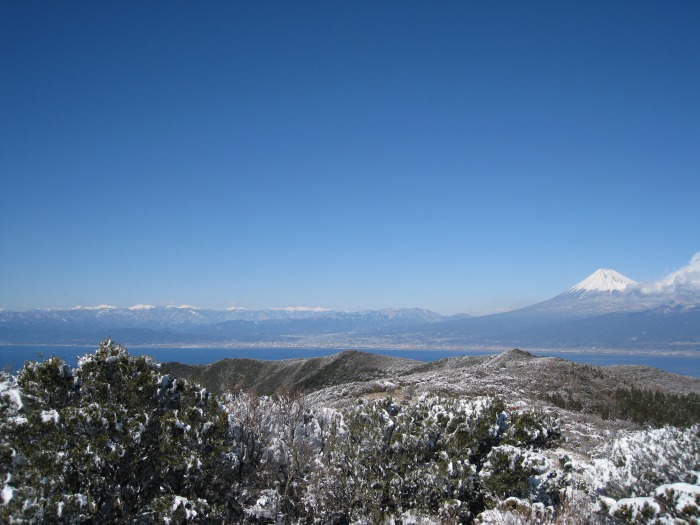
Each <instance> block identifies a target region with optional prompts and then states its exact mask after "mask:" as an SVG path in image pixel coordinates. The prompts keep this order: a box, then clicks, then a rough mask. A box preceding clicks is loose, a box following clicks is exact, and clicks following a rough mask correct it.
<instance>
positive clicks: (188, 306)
mask: <svg viewBox="0 0 700 525" xmlns="http://www.w3.org/2000/svg"><path fill="white" fill-rule="evenodd" d="M166 308H177V309H179V310H199V308H197V307H196V306H190V305H189V304H181V305H179V306H178V305H175V304H169V305H168V306H166Z"/></svg>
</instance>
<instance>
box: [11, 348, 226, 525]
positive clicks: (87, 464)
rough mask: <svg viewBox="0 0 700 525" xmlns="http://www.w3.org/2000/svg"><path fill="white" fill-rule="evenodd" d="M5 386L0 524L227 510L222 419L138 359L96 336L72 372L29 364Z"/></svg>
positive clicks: (203, 397)
mask: <svg viewBox="0 0 700 525" xmlns="http://www.w3.org/2000/svg"><path fill="white" fill-rule="evenodd" d="M4 384H5V385H7V381H5V383H4ZM10 392H11V393H10ZM4 393H5V394H6V395H4V396H0V397H4V398H9V399H11V400H12V401H13V403H14V408H11V407H9V405H8V404H6V403H4V404H3V405H2V406H3V407H4V408H2V409H0V410H2V412H3V414H2V415H3V417H2V426H3V428H2V430H3V432H2V435H3V436H5V438H4V439H6V441H5V442H4V443H3V446H4V457H5V456H7V454H8V450H9V454H10V456H12V462H11V465H10V466H9V467H10V468H9V472H8V473H7V475H6V479H8V480H9V481H7V482H6V484H5V487H4V490H3V494H4V495H5V496H7V497H4V499H3V505H2V508H0V519H4V520H6V521H11V520H15V521H16V520H19V521H22V522H24V521H26V522H35V521H39V522H54V521H64V522H67V523H81V522H88V521H89V522H99V523H124V522H127V521H133V520H137V521H141V522H144V523H149V522H154V521H156V520H158V519H166V518H172V516H179V515H180V514H182V513H183V512H184V513H185V516H186V517H187V519H188V520H191V519H194V518H195V517H196V515H201V513H199V514H198V512H199V511H197V510H195V507H197V508H200V509H204V508H206V513H207V515H208V516H209V519H210V520H211V521H213V522H215V521H216V517H217V516H218V517H219V518H220V519H221V520H223V519H224V518H227V517H228V516H229V515H231V514H232V513H235V511H236V509H235V508H232V502H234V501H235V497H232V496H235V492H236V490H237V487H238V483H237V479H236V476H235V473H236V470H235V467H236V465H237V463H238V462H239V457H238V453H237V444H236V442H235V441H234V439H233V434H232V432H231V430H230V426H229V421H228V414H227V413H226V412H225V411H224V410H223V407H222V406H221V405H220V404H219V402H218V401H217V400H216V399H215V398H214V397H212V396H210V395H209V394H208V393H207V392H206V391H205V390H201V389H199V388H197V387H195V386H193V385H191V384H189V383H187V382H185V381H180V380H177V379H173V378H170V377H168V376H162V375H161V374H160V373H159V367H158V365H157V364H156V363H154V362H153V361H152V360H150V359H149V358H144V357H133V356H131V355H129V354H128V352H127V351H126V350H125V349H124V348H122V347H121V346H119V345H116V344H114V343H112V342H111V341H104V342H103V343H101V344H100V346H99V348H98V349H97V351H96V352H95V353H94V354H89V355H87V356H85V357H83V358H81V359H80V361H79V364H78V367H77V368H76V369H75V370H72V369H71V368H70V367H68V366H67V365H66V364H65V363H63V362H62V361H61V360H60V359H58V358H51V359H48V360H46V361H44V362H42V363H28V364H27V365H26V366H25V367H24V368H23V369H22V370H21V371H20V372H19V374H18V377H17V382H16V388H14V387H13V388H7V387H5V390H4ZM18 397H19V401H17V398H18ZM8 407H9V408H8ZM12 411H16V412H17V415H16V416H12V415H11V412H12ZM8 414H9V416H10V417H8ZM4 463H5V465H4V468H5V469H7V468H8V466H7V462H6V461H5V462H4ZM173 498H184V499H182V500H178V501H181V502H182V501H184V500H185V499H186V500H187V501H188V502H191V503H187V504H184V503H183V505H180V504H178V505H175V504H174V499H173ZM159 502H160V503H159ZM188 505H189V506H188ZM188 516H189V517H188ZM211 521H210V522H211Z"/></svg>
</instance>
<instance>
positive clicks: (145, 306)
mask: <svg viewBox="0 0 700 525" xmlns="http://www.w3.org/2000/svg"><path fill="white" fill-rule="evenodd" d="M154 308H155V306H153V305H152V304H135V305H134V306H130V307H129V310H153V309H154Z"/></svg>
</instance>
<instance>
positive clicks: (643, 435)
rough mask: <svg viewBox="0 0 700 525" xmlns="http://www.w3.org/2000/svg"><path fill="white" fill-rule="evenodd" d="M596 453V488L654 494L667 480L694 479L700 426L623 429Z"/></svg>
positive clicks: (699, 461) (699, 452)
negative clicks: (636, 430) (633, 430)
mask: <svg viewBox="0 0 700 525" xmlns="http://www.w3.org/2000/svg"><path fill="white" fill-rule="evenodd" d="M596 456H598V458H597V459H594V461H593V467H594V472H593V479H594V484H595V487H596V488H598V489H600V490H602V491H603V492H604V493H605V494H607V495H609V496H611V497H613V498H616V499H618V498H624V497H630V496H632V497H634V496H637V495H641V494H651V492H652V491H653V490H654V488H656V487H657V486H659V485H663V484H665V483H675V482H692V481H693V479H694V478H695V476H694V474H693V472H694V471H699V470H700V426H698V425H694V426H692V427H690V428H687V429H679V428H675V427H664V428H660V429H648V430H643V431H638V432H627V433H623V434H621V435H620V436H619V437H618V438H616V439H615V440H613V441H612V442H611V443H610V444H609V445H606V446H605V447H603V448H601V449H600V450H598V451H597V452H596Z"/></svg>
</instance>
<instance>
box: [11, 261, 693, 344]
mask: <svg viewBox="0 0 700 525" xmlns="http://www.w3.org/2000/svg"><path fill="white" fill-rule="evenodd" d="M108 336H109V337H111V338H113V339H114V340H117V341H120V342H122V343H124V344H126V345H132V346H133V345H230V346H236V345H246V346H247V345H259V346H269V345H275V346H280V345H285V346H295V347H326V348H395V347H403V348H446V347H450V348H470V349H479V348H482V349H499V348H508V347H519V348H529V349H537V348H560V349H573V348H576V349H581V350H584V349H598V350H602V349H617V350H639V351H652V350H655V351H659V350H660V351H669V352H670V351H673V352H684V353H692V354H700V253H699V254H697V255H696V256H695V257H693V259H692V260H691V262H690V264H688V265H687V266H686V267H684V268H681V269H680V270H678V271H676V272H673V273H671V274H669V275H668V276H666V277H664V278H663V279H660V280H659V281H656V282H653V283H643V284H640V283H637V282H635V281H633V280H632V279H629V278H628V277H625V276H624V275H622V274H620V273H618V272H616V271H614V270H610V269H601V270H597V271H595V272H594V273H593V274H591V275H590V276H588V277H587V278H586V279H584V280H582V281H581V282H579V283H578V284H576V285H574V286H572V287H571V288H569V289H568V290H566V291H564V292H563V293H561V294H559V295H557V296H556V297H554V298H552V299H549V300H547V301H544V302H541V303H538V304H535V305H532V306H528V307H526V308H521V309H518V310H513V311H510V312H505V313H500V314H494V315H487V316H481V317H470V316H467V315H456V316H442V315H439V314H437V313H435V312H432V311H429V310H423V309H419V308H392V309H383V310H368V311H362V312H342V311H334V310H326V309H323V308H306V307H290V308H275V309H266V310H245V309H240V308H232V309H228V310H205V309H199V308H195V307H192V306H188V305H181V306H151V305H135V306H132V307H129V308H116V307H113V306H108V305H100V306H96V307H76V308H71V309H44V310H39V309H37V310H27V311H8V310H2V311H0V344H87V345H91V344H95V343H96V342H97V341H99V340H101V339H104V338H105V337H108Z"/></svg>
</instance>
